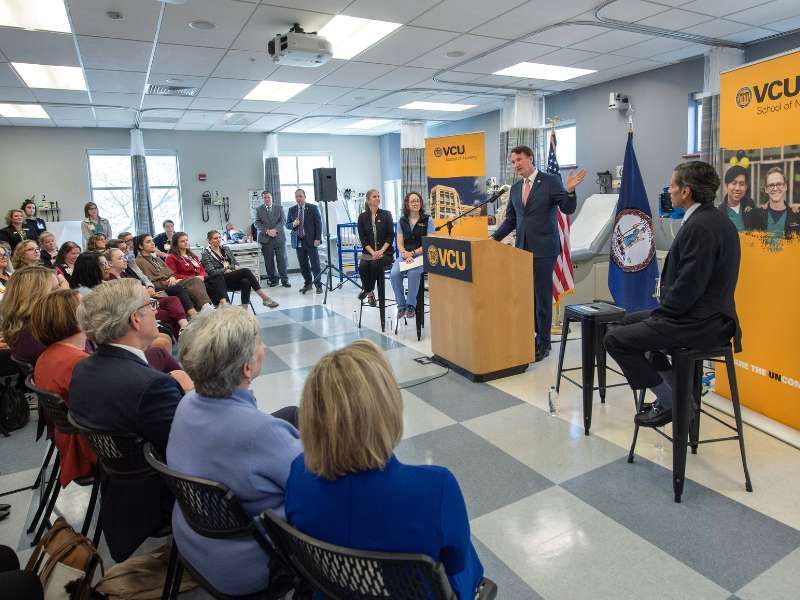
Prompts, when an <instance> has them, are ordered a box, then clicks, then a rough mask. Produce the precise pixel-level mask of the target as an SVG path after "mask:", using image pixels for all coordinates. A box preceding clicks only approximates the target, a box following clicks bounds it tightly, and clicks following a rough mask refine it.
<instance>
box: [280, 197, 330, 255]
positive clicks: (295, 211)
mask: <svg viewBox="0 0 800 600" xmlns="http://www.w3.org/2000/svg"><path fill="white" fill-rule="evenodd" d="M303 210H304V211H305V213H304V217H303V227H304V229H305V232H306V235H305V237H304V238H303V245H304V246H305V247H306V248H314V242H315V241H317V240H319V241H320V242H321V241H322V216H321V215H320V214H319V208H317V205H316V204H309V203H308V202H304V203H303ZM299 211H300V207H299V206H298V205H297V204H295V205H294V206H292V207H290V208H289V212H288V213H287V215H286V229H289V230H290V231H291V232H292V248H297V247H299V245H300V243H299V238H298V237H297V228H296V227H295V226H294V220H295V219H296V218H297V215H299V214H300V212H299Z"/></svg>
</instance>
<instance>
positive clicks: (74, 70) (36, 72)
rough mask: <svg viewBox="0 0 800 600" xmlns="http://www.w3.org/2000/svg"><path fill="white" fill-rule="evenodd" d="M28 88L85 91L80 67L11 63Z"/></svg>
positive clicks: (84, 82) (84, 81)
mask: <svg viewBox="0 0 800 600" xmlns="http://www.w3.org/2000/svg"><path fill="white" fill-rule="evenodd" d="M11 66H12V67H14V70H15V71H16V72H17V73H18V74H19V76H20V77H21V78H22V80H23V81H24V82H25V85H27V86H28V87H29V88H43V89H49V90H85V89H86V80H85V79H84V77H83V70H82V69H81V68H80V67H59V66H55V65H35V64H31V63H17V62H15V63H11Z"/></svg>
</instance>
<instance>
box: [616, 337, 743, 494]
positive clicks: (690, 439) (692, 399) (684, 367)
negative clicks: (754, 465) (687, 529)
mask: <svg viewBox="0 0 800 600" xmlns="http://www.w3.org/2000/svg"><path fill="white" fill-rule="evenodd" d="M667 354H669V355H670V356H671V357H672V374H673V386H672V437H669V436H668V435H666V434H664V433H662V432H661V431H659V430H658V429H656V432H657V433H658V434H659V435H663V436H664V437H665V438H667V439H668V440H670V441H671V442H672V487H673V491H674V493H675V502H680V501H681V496H682V495H683V486H684V480H685V475H686V447H687V445H688V446H691V448H692V454H697V448H698V446H699V445H700V444H710V443H713V442H726V441H732V440H738V441H739V451H740V453H741V455H742V468H743V469H744V479H745V489H746V490H747V491H748V492H752V491H753V485H752V483H751V482H750V472H749V471H748V469H747V456H746V454H745V448H744V427H743V425H742V408H741V405H740V403H739V387H738V384H737V382H736V369H735V366H734V362H733V348H732V347H731V345H730V344H728V345H725V346H718V347H716V348H711V349H707V350H700V349H694V348H675V349H671V350H667ZM720 357H721V358H720ZM703 361H711V362H715V363H724V364H725V366H726V371H727V374H728V382H729V383H730V389H731V403H732V404H733V416H734V419H735V422H736V426H735V427H734V426H732V425H731V424H730V423H728V422H726V421H723V420H722V419H720V418H719V417H717V416H715V415H713V414H711V413H709V412H707V411H705V410H704V409H703V407H702V403H701V397H702V385H703ZM644 393H645V390H640V392H639V401H638V407H639V409H641V406H642V403H643V402H644ZM701 414H705V415H706V416H708V417H710V418H712V419H714V420H715V421H717V422H719V423H721V424H722V425H724V426H725V427H727V428H729V429H731V430H733V431H735V432H736V435H734V436H729V437H724V438H715V439H709V440H701V439H699V438H700V415H701ZM638 435H639V425H636V426H635V428H634V432H633V442H632V443H631V449H630V451H629V452H628V462H629V463H632V462H633V456H634V451H635V450H636V440H637V438H638Z"/></svg>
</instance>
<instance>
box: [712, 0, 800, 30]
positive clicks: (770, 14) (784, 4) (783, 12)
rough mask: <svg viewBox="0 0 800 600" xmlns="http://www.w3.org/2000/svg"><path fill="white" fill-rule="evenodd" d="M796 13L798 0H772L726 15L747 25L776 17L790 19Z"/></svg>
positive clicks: (758, 23) (797, 12) (798, 11)
mask: <svg viewBox="0 0 800 600" xmlns="http://www.w3.org/2000/svg"><path fill="white" fill-rule="evenodd" d="M798 15H800V2H798V1H797V0H773V2H768V3H767V4H761V5H760V6H755V7H753V8H748V9H747V10H743V11H741V12H737V13H733V14H728V15H726V16H727V17H728V18H729V19H730V20H732V21H739V22H740V23H747V24H748V25H764V24H766V23H771V22H772V21H775V20H777V19H791V18H793V17H797V16H798Z"/></svg>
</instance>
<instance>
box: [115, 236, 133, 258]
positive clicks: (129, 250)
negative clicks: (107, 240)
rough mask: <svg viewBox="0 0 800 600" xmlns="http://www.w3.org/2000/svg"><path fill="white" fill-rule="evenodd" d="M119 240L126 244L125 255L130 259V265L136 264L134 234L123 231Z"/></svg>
mask: <svg viewBox="0 0 800 600" xmlns="http://www.w3.org/2000/svg"><path fill="white" fill-rule="evenodd" d="M117 239H118V240H120V241H122V242H125V248H126V251H125V255H126V256H127V257H128V264H130V263H134V262H136V244H134V243H133V234H132V233H131V232H130V231H123V232H122V233H120V234H119V237H118V238H117Z"/></svg>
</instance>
